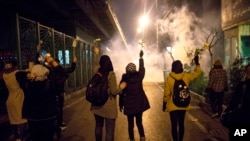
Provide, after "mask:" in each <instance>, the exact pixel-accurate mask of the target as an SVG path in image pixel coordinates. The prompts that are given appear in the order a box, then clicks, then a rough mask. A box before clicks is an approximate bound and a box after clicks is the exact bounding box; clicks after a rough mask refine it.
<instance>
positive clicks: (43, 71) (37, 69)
mask: <svg viewBox="0 0 250 141" xmlns="http://www.w3.org/2000/svg"><path fill="white" fill-rule="evenodd" d="M31 73H34V74H35V76H36V78H35V81H43V80H45V79H47V76H48V74H49V70H48V69H47V68H46V67H44V66H43V65H40V64H37V65H34V66H33V67H32V68H31Z"/></svg>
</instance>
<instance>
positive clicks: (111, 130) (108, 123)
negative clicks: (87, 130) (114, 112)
mask: <svg viewBox="0 0 250 141" xmlns="http://www.w3.org/2000/svg"><path fill="white" fill-rule="evenodd" d="M94 116H95V122H96V125H95V138H96V141H102V129H103V125H104V120H105V129H106V136H105V141H114V134H115V119H110V118H104V117H101V116H98V115H94Z"/></svg>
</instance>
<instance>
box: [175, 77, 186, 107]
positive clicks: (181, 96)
mask: <svg viewBox="0 0 250 141" xmlns="http://www.w3.org/2000/svg"><path fill="white" fill-rule="evenodd" d="M172 78H173V77H172ZM173 79H174V80H175V82H174V89H173V102H174V104H175V105H176V106H178V107H187V106H188V105H189V104H190V101H191V95H190V91H189V89H188V87H187V85H186V83H185V82H184V81H183V80H182V79H181V80H176V79H175V78H173Z"/></svg>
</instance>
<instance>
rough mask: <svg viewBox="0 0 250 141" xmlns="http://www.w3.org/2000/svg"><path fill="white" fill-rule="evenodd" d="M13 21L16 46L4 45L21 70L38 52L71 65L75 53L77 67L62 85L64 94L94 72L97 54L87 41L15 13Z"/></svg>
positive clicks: (87, 79) (26, 66) (27, 65)
mask: <svg viewBox="0 0 250 141" xmlns="http://www.w3.org/2000/svg"><path fill="white" fill-rule="evenodd" d="M15 22H16V24H15V25H16V30H15V32H16V40H15V42H16V43H15V45H16V46H17V49H16V48H14V49H6V48H5V51H6V50H7V51H6V52H5V54H6V53H9V54H12V55H10V56H11V58H13V57H14V58H15V59H17V61H18V66H19V68H20V69H27V68H28V67H29V63H30V62H35V61H36V59H37V54H40V55H44V54H46V53H50V54H51V55H52V56H53V57H54V58H58V59H59V60H60V64H61V65H62V66H63V67H70V66H71V62H72V61H73V57H74V56H76V57H77V67H76V70H75V71H74V72H73V73H71V74H70V75H69V78H68V80H67V82H66V84H65V91H66V94H67V93H70V92H73V91H76V90H78V89H81V88H82V87H84V86H86V84H87V82H88V81H89V79H90V77H91V76H92V73H93V65H95V64H94V61H93V60H94V57H97V56H96V54H94V50H93V47H92V46H91V45H90V44H88V43H86V42H83V41H81V40H76V39H75V38H74V37H71V36H68V35H65V34H64V33H61V32H59V31H56V30H54V29H53V28H51V27H47V26H45V25H42V24H40V23H39V22H36V21H32V20H30V19H27V18H24V17H21V16H19V15H18V14H17V15H16V20H15ZM1 50H2V49H1ZM4 59H5V58H4ZM7 59H9V58H7Z"/></svg>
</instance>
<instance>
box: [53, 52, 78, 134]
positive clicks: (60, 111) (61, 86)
mask: <svg viewBox="0 0 250 141" xmlns="http://www.w3.org/2000/svg"><path fill="white" fill-rule="evenodd" d="M55 61H56V62H57V63H59V64H60V60H59V59H55ZM76 62H77V58H76V57H74V58H73V62H72V63H71V66H70V67H68V68H64V70H65V73H66V77H65V76H63V77H62V78H65V79H62V81H63V82H62V83H59V86H58V90H59V91H60V92H59V93H58V94H59V95H58V118H57V122H58V126H59V128H60V130H61V131H62V130H64V129H66V128H67V126H66V123H65V122H63V105H64V95H65V90H64V85H65V82H66V80H67V78H68V74H69V73H72V72H74V70H75V68H76ZM59 77H60V76H59Z"/></svg>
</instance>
